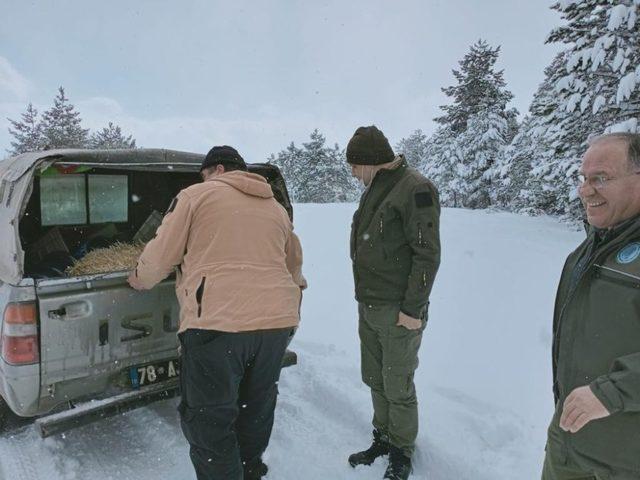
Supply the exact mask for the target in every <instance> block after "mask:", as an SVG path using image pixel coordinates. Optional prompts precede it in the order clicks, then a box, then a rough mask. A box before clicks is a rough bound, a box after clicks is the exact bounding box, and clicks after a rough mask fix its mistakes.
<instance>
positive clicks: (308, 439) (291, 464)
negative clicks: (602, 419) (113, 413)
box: [0, 204, 583, 480]
mask: <svg viewBox="0 0 640 480" xmlns="http://www.w3.org/2000/svg"><path fill="white" fill-rule="evenodd" d="M354 208H355V206H354V205H344V204H343V205H298V206H297V207H296V210H295V216H296V220H295V223H296V229H297V231H298V233H299V234H300V236H301V239H302V242H303V247H304V249H305V268H304V271H305V274H306V276H307V279H308V280H309V285H310V288H309V290H308V291H307V292H306V294H305V298H304V304H303V305H304V306H303V325H302V326H301V328H300V330H299V332H298V334H297V336H296V338H295V340H294V343H293V347H294V349H295V350H296V351H297V352H298V355H299V365H298V366H296V367H293V368H288V369H286V370H284V371H283V373H282V378H281V382H280V392H281V394H280V398H279V404H278V408H277V411H276V424H275V427H274V432H273V436H272V440H271V444H270V446H269V449H268V450H267V452H266V455H265V460H266V462H267V463H268V464H269V467H270V473H269V475H268V476H267V479H276V480H301V479H304V480H315V479H318V480H320V479H322V480H326V479H331V480H342V479H349V480H351V479H353V480H357V479H371V478H382V475H383V472H384V468H385V463H384V461H382V460H379V461H377V462H376V463H375V464H374V465H373V466H372V467H368V468H367V467H360V468H358V469H356V470H352V469H351V468H350V467H349V466H348V465H347V462H346V458H347V456H348V454H349V453H351V452H353V451H355V450H357V449H360V448H364V447H366V446H368V442H369V441H370V433H371V432H370V431H371V425H370V417H371V405H370V398H369V393H368V391H367V389H366V387H365V386H364V385H363V384H362V383H361V381H360V375H359V353H358V352H359V349H358V339H357V318H356V305H355V302H354V300H353V283H352V279H351V266H350V263H349V258H348V235H349V226H350V221H351V214H352V213H353V210H354ZM582 238H583V234H582V233H581V232H576V231H572V230H571V229H569V228H567V227H566V226H565V225H561V224H559V223H558V222H556V221H555V220H552V219H549V218H528V217H523V216H518V215H513V214H506V213H495V212H493V213H492V212H484V211H465V210H457V209H445V210H444V211H443V215H442V245H443V254H442V266H441V269H440V272H439V274H438V278H437V280H436V285H435V288H434V291H433V294H432V298H431V308H430V316H429V317H430V319H429V324H428V326H427V329H426V331H425V337H424V340H423V345H422V349H421V352H420V362H421V363H420V367H419V369H418V371H417V372H416V383H417V389H418V396H419V400H420V422H421V427H420V434H419V437H418V444H417V445H418V446H417V453H416V457H415V462H414V463H415V471H414V475H413V477H412V478H416V479H424V478H428V479H430V480H458V479H460V480H466V479H469V480H489V479H491V480H513V479H516V478H518V479H527V480H528V479H536V478H539V472H540V466H541V462H542V458H543V454H544V442H545V430H546V426H547V423H548V421H549V419H550V415H551V413H552V402H553V400H552V394H551V367H550V349H551V315H552V306H553V297H554V294H555V288H556V283H557V279H558V277H559V274H560V269H561V267H562V263H563V261H564V258H565V257H566V255H567V254H568V253H569V251H571V250H572V249H573V248H574V246H575V245H577V244H578V243H579V242H580V240H581V239H582ZM175 406H176V400H175V399H174V400H168V401H164V402H160V403H157V404H154V405H151V406H149V407H146V408H143V409H139V410H136V411H133V412H129V413H126V414H124V415H121V416H118V417H115V418H111V419H108V420H104V421H102V422H99V423H94V424H92V425H88V426H85V427H82V428H80V429H77V430H72V431H69V432H67V433H66V434H63V435H59V436H55V437H52V438H49V439H46V440H42V439H40V437H39V436H38V435H37V433H36V432H35V429H34V428H33V427H32V426H30V425H27V426H24V427H22V428H20V429H18V430H17V431H14V432H13V433H11V434H5V435H4V436H2V437H0V478H1V479H4V480H44V479H47V480H86V479H91V480H129V479H130V480H147V479H149V480H151V479H154V480H156V479H171V480H193V479H195V475H194V473H193V470H192V467H191V464H190V462H189V458H188V454H187V444H186V442H185V440H184V438H183V437H182V433H181V432H180V428H179V425H178V421H177V414H176V411H175Z"/></svg>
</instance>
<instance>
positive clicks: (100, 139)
mask: <svg viewBox="0 0 640 480" xmlns="http://www.w3.org/2000/svg"><path fill="white" fill-rule="evenodd" d="M89 148H93V149H106V150H118V149H130V148H136V141H135V139H133V137H132V136H131V135H129V136H127V137H125V136H124V135H123V134H122V129H121V128H120V127H119V126H117V125H114V124H113V123H111V122H109V125H108V126H107V127H104V128H103V129H102V130H100V131H99V132H94V133H92V134H91V137H89Z"/></svg>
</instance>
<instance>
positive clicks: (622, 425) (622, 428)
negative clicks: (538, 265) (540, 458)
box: [549, 217, 640, 478]
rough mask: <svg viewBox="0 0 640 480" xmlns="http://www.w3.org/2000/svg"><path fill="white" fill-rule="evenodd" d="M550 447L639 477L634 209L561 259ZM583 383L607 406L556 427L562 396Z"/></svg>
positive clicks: (638, 266)
mask: <svg viewBox="0 0 640 480" xmlns="http://www.w3.org/2000/svg"><path fill="white" fill-rule="evenodd" d="M553 373H554V394H555V398H556V415H555V416H554V419H553V420H552V423H551V427H550V429H549V443H550V445H551V448H559V449H560V451H561V453H565V454H566V453H567V452H569V453H571V454H573V455H576V456H578V457H580V458H581V459H582V461H583V462H587V463H588V464H590V465H592V466H593V467H594V468H596V469H597V468H606V469H608V470H609V471H610V473H615V472H616V471H621V472H636V473H637V474H638V475H639V478H640V217H636V218H635V219H632V220H629V221H627V222H625V223H624V224H623V225H621V226H619V227H617V228H615V229H613V230H608V231H592V232H591V233H590V234H589V236H588V238H587V239H586V240H585V241H584V242H583V243H582V245H580V246H579V247H578V249H577V250H575V251H574V252H573V253H572V254H571V255H569V257H568V258H567V261H566V263H565V266H564V269H563V272H562V277H561V279H560V285H559V287H558V294H557V297H556V304H555V314H554V342H553ZM584 385H589V386H590V387H591V390H592V391H593V393H594V394H595V395H596V396H597V397H598V399H599V400H600V401H601V402H602V403H603V404H604V406H605V407H606V408H607V409H608V410H609V411H610V412H611V413H612V415H611V416H609V417H606V418H603V419H600V420H594V421H591V422H590V423H588V424H587V425H586V426H585V427H583V428H582V429H581V430H580V431H579V432H577V433H573V434H572V433H568V432H564V431H562V430H561V429H560V428H559V426H558V422H559V418H560V414H561V412H562V405H563V402H564V400H565V398H566V397H567V396H568V395H569V394H570V393H571V392H572V391H573V390H574V389H575V388H576V387H580V386H584Z"/></svg>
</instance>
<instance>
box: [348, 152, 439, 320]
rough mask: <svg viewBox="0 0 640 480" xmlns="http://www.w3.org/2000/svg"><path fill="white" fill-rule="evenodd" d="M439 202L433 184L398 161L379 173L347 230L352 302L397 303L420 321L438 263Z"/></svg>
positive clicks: (405, 163) (425, 308)
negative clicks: (349, 246) (389, 168)
mask: <svg viewBox="0 0 640 480" xmlns="http://www.w3.org/2000/svg"><path fill="white" fill-rule="evenodd" d="M439 224H440V203H439V199H438V191H437V190H436V188H435V187H434V185H433V184H432V183H431V182H430V181H429V180H427V179H426V178H425V177H424V176H422V175H421V174H420V173H418V171H417V170H415V169H413V168H410V167H409V166H408V165H407V162H406V161H405V160H404V159H403V160H402V162H401V163H400V165H399V166H398V167H397V168H395V169H393V170H380V171H379V172H378V173H377V174H376V176H375V177H374V178H373V180H372V182H371V184H370V185H369V187H368V188H367V189H366V191H365V192H364V194H363V195H362V198H361V200H360V205H359V207H358V210H357V211H356V212H355V214H354V216H353V223H352V225H351V260H352V261H353V276H354V281H355V289H356V299H357V300H358V301H359V302H363V303H370V304H374V305H375V304H397V305H399V306H400V309H401V310H402V311H403V312H404V313H406V314H407V315H409V316H411V317H414V318H423V317H424V318H426V310H427V305H428V299H429V293H430V292H431V287H432V286H433V281H434V279H435V276H436V272H437V271H438V266H439V264H440V234H439V228H440V225H439Z"/></svg>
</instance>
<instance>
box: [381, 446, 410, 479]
mask: <svg viewBox="0 0 640 480" xmlns="http://www.w3.org/2000/svg"><path fill="white" fill-rule="evenodd" d="M411 471H412V469H411V458H409V457H407V456H406V455H405V454H404V452H403V451H402V450H401V449H399V448H397V447H394V446H393V445H390V447H389V466H388V467H387V470H386V472H384V477H383V478H385V479H387V480H407V478H409V475H410V474H411Z"/></svg>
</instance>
